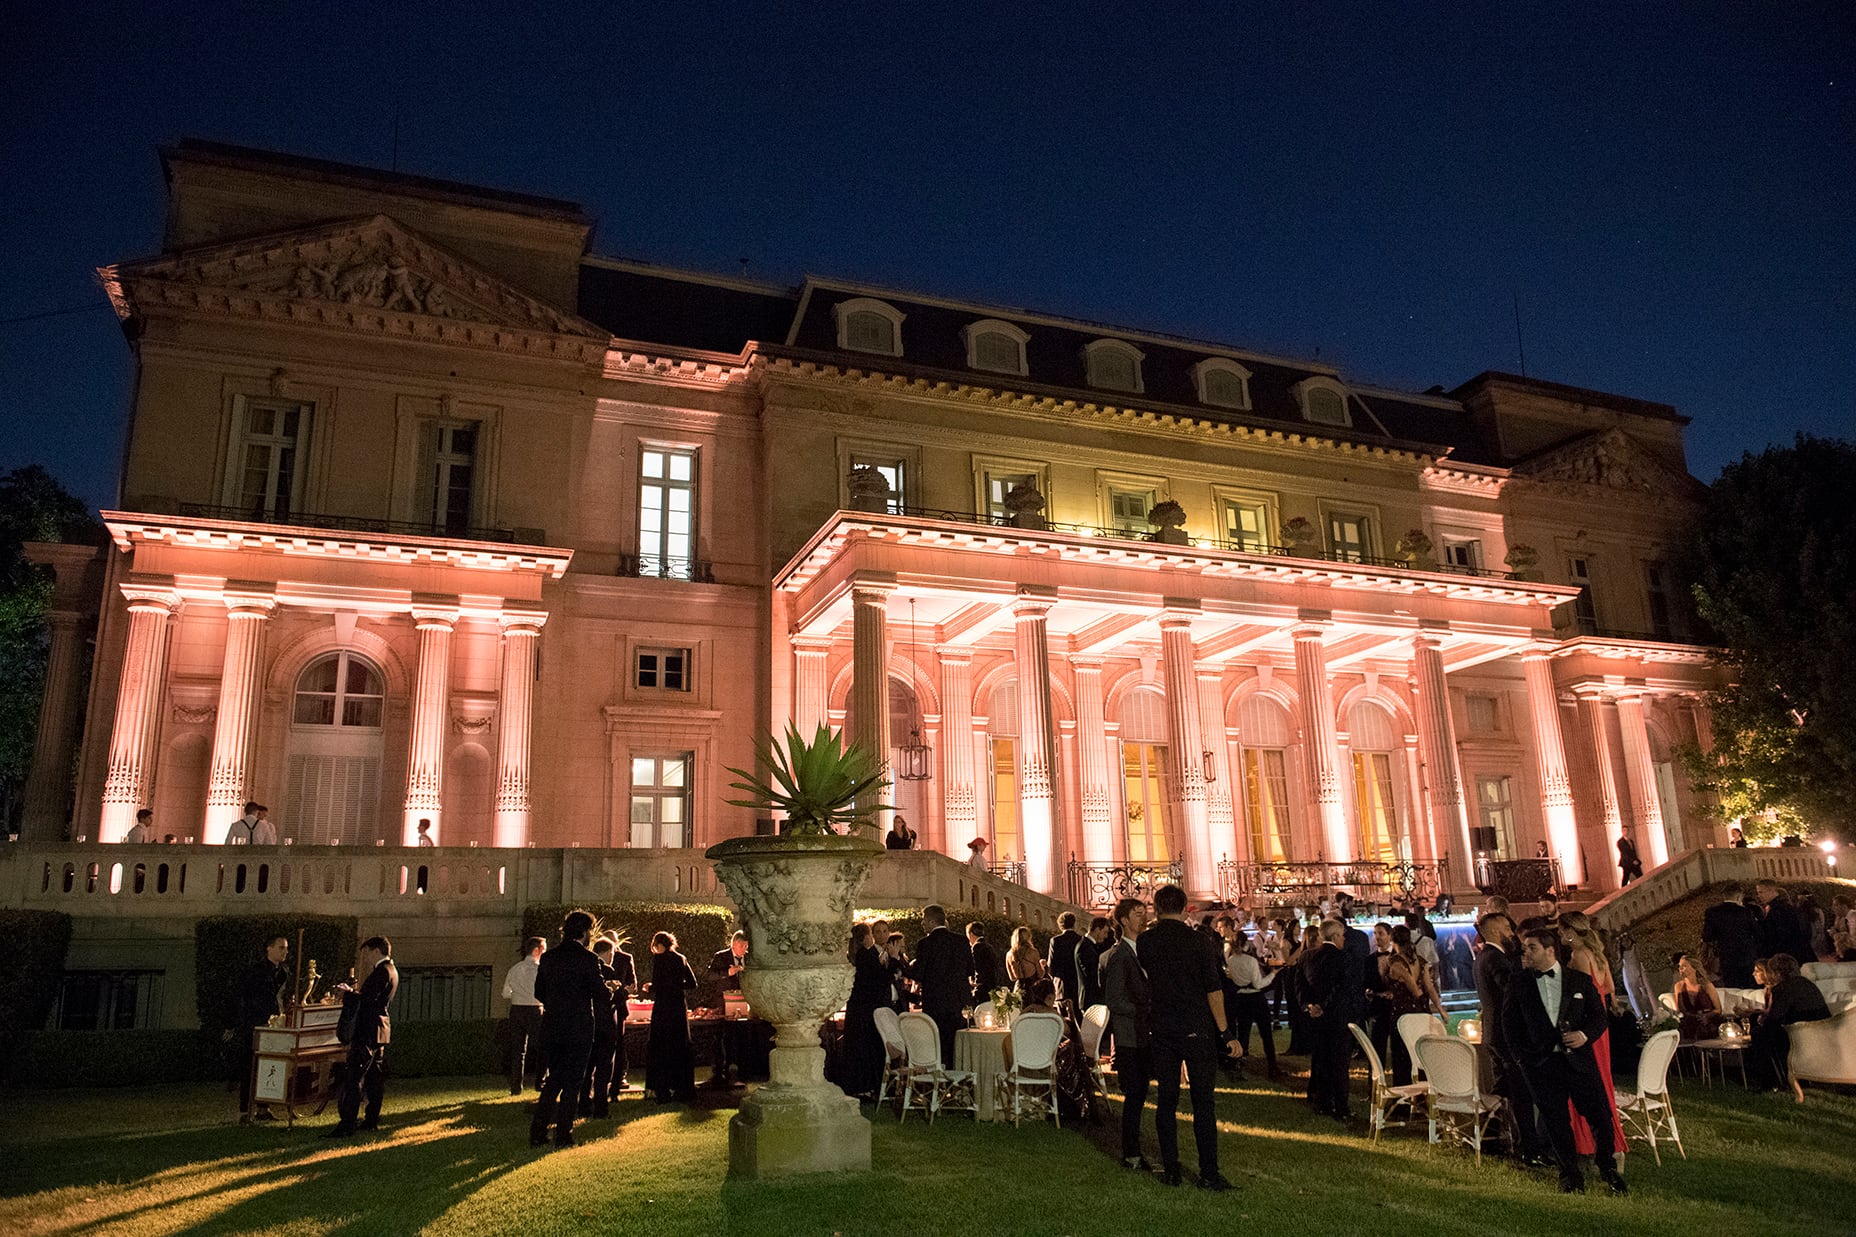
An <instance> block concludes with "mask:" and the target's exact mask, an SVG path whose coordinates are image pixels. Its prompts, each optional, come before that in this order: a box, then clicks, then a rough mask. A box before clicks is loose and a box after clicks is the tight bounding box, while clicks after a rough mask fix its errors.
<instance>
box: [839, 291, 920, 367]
mask: <svg viewBox="0 0 1856 1237" xmlns="http://www.w3.org/2000/svg"><path fill="white" fill-rule="evenodd" d="M831 312H832V314H833V315H834V316H835V317H836V318H837V321H838V347H840V348H845V349H849V350H850V351H853V352H875V353H878V354H880V355H882V356H901V355H902V319H903V314H902V312H901V311H900V310H898V309H897V308H896V307H895V306H893V305H889V304H885V303H884V302H882V301H879V300H875V299H874V298H871V297H867V296H860V297H855V298H853V299H852V300H848V301H839V302H838V303H837V304H836V305H833V306H832V307H831Z"/></svg>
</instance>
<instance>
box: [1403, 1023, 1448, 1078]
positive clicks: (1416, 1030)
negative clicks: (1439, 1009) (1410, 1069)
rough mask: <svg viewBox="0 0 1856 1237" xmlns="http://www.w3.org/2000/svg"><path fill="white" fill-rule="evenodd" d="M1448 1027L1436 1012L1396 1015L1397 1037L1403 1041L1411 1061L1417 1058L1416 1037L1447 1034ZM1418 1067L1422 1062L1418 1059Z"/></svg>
mask: <svg viewBox="0 0 1856 1237" xmlns="http://www.w3.org/2000/svg"><path fill="white" fill-rule="evenodd" d="M1447 1034H1449V1029H1448V1028H1447V1027H1445V1026H1444V1020H1443V1019H1442V1018H1439V1017H1438V1016H1437V1015H1436V1014H1400V1015H1399V1016H1398V1037H1399V1038H1400V1039H1402V1040H1404V1041H1405V1051H1406V1052H1409V1053H1410V1054H1411V1059H1412V1060H1413V1061H1417V1060H1418V1037H1419V1036H1422V1035H1447ZM1418 1068H1419V1069H1423V1068H1424V1063H1423V1062H1421V1061H1419V1062H1418Z"/></svg>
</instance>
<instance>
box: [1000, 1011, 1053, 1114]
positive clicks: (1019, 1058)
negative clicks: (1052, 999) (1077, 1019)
mask: <svg viewBox="0 0 1856 1237" xmlns="http://www.w3.org/2000/svg"><path fill="white" fill-rule="evenodd" d="M1062 1042H1063V1019H1062V1018H1060V1017H1058V1016H1057V1015H1056V1014H1020V1015H1019V1016H1018V1017H1017V1018H1016V1019H1015V1020H1014V1021H1013V1022H1012V1067H1011V1068H1010V1069H1008V1070H1007V1071H1006V1072H1005V1073H1003V1074H1001V1075H1000V1076H999V1098H998V1103H999V1105H1000V1106H1001V1107H1002V1108H1004V1109H1006V1111H1008V1112H1010V1113H1011V1114H1012V1124H1013V1125H1017V1124H1018V1122H1019V1120H1020V1118H1022V1117H1023V1116H1024V1115H1025V1112H1026V1110H1027V1109H1031V1110H1032V1111H1034V1112H1036V1109H1035V1108H1033V1105H1035V1104H1038V1103H1040V1102H1041V1103H1043V1104H1044V1105H1045V1106H1046V1107H1048V1108H1049V1109H1050V1115H1051V1116H1052V1117H1053V1118H1055V1119H1056V1121H1057V1125H1058V1128H1062V1126H1063V1118H1062V1117H1060V1116H1058V1114H1057V1045H1058V1044H1060V1043H1062ZM1039 1091H1042V1092H1043V1093H1044V1094H1043V1097H1042V1099H1041V1100H1040V1099H1039V1097H1038V1096H1037V1094H1036V1093H1037V1092H1039ZM1037 1116H1038V1118H1039V1119H1040V1120H1042V1118H1043V1114H1042V1113H1037Z"/></svg>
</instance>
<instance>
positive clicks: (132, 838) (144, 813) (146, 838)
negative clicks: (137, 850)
mask: <svg viewBox="0 0 1856 1237" xmlns="http://www.w3.org/2000/svg"><path fill="white" fill-rule="evenodd" d="M122 840H123V841H125V842H133V843H135V844H136V845H138V846H142V845H146V844H147V843H149V842H152V841H154V840H155V814H154V813H153V812H151V811H150V810H148V809H147V808H143V809H142V810H141V811H139V812H137V813H136V814H135V823H134V824H133V825H130V826H129V832H127V833H125V834H123V835H122Z"/></svg>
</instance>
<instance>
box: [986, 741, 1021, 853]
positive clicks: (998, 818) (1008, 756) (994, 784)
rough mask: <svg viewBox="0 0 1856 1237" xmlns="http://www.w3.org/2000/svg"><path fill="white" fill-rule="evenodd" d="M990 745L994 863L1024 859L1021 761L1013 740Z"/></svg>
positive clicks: (990, 743) (991, 742) (989, 743)
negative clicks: (1020, 812)
mask: <svg viewBox="0 0 1856 1237" xmlns="http://www.w3.org/2000/svg"><path fill="white" fill-rule="evenodd" d="M988 747H989V748H990V751H991V756H992V770H991V776H990V777H989V778H988V784H989V786H990V787H991V790H992V859H991V862H993V863H1005V862H1007V861H1008V860H1014V859H1022V858H1024V848H1023V846H1022V845H1021V844H1020V842H1019V836H1018V762H1017V760H1016V759H1015V758H1014V753H1013V748H1012V740H1010V739H992V740H989V742H988Z"/></svg>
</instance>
